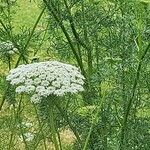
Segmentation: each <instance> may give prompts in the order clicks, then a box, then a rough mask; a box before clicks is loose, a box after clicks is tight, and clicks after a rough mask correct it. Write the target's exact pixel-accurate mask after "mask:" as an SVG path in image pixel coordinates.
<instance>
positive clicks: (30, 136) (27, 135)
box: [19, 132, 34, 142]
mask: <svg viewBox="0 0 150 150" xmlns="http://www.w3.org/2000/svg"><path fill="white" fill-rule="evenodd" d="M23 136H24V138H25V140H26V141H28V142H29V141H32V140H33V139H34V134H33V133H30V132H27V133H24V134H23ZM23 136H20V137H19V139H20V141H23Z"/></svg>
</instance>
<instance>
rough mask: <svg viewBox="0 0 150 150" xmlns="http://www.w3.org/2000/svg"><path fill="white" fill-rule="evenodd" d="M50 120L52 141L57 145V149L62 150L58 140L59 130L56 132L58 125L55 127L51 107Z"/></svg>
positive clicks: (51, 108)
mask: <svg viewBox="0 0 150 150" xmlns="http://www.w3.org/2000/svg"><path fill="white" fill-rule="evenodd" d="M49 119H50V122H49V123H50V127H51V133H52V139H53V142H54V145H55V149H56V150H60V149H59V144H58V140H57V130H56V125H55V119H54V113H53V107H49Z"/></svg>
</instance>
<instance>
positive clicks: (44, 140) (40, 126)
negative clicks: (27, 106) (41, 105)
mask: <svg viewBox="0 0 150 150" xmlns="http://www.w3.org/2000/svg"><path fill="white" fill-rule="evenodd" d="M33 107H34V110H35V113H36V117H37V120H38V124H39V129H40V132H41V133H42V137H43V144H44V149H45V150H47V146H46V139H45V136H44V132H43V129H42V124H41V121H40V118H39V115H38V112H37V108H36V106H35V104H33Z"/></svg>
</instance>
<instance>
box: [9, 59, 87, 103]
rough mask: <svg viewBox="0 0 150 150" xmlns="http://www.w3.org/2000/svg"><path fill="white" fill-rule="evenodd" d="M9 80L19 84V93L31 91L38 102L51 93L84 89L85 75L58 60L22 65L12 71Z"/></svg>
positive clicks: (17, 89)
mask: <svg viewBox="0 0 150 150" xmlns="http://www.w3.org/2000/svg"><path fill="white" fill-rule="evenodd" d="M6 79H7V81H10V83H11V84H12V85H17V86H18V87H17V88H16V92H17V93H22V92H24V93H27V94H28V93H30V94H32V95H31V102H33V103H38V102H40V101H41V99H42V98H43V97H47V96H49V95H51V94H54V95H57V96H63V95H65V94H66V93H77V92H79V91H83V90H84V89H83V84H84V77H83V76H82V74H81V73H80V72H79V70H78V68H76V67H75V66H72V65H69V64H64V63H61V62H57V61H46V62H39V63H32V64H27V65H20V66H18V67H17V68H15V69H12V70H11V71H10V74H9V75H8V76H7V78H6Z"/></svg>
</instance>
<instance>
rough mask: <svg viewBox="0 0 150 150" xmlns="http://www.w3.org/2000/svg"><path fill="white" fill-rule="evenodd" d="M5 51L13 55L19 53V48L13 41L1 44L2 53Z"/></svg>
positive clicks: (0, 50)
mask: <svg viewBox="0 0 150 150" xmlns="http://www.w3.org/2000/svg"><path fill="white" fill-rule="evenodd" d="M3 51H5V52H6V53H8V54H10V55H13V54H14V53H15V52H17V51H18V49H17V48H15V47H14V45H13V43H12V42H11V41H7V42H1V43H0V52H3Z"/></svg>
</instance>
